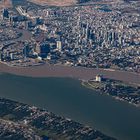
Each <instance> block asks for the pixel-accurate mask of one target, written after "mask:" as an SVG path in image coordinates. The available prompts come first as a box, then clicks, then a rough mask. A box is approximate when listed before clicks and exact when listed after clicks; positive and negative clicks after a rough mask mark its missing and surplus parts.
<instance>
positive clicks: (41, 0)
mask: <svg viewBox="0 0 140 140" xmlns="http://www.w3.org/2000/svg"><path fill="white" fill-rule="evenodd" d="M28 1H29V2H33V3H35V4H39V5H42V6H45V5H51V6H69V5H75V4H77V3H83V2H87V1H90V0H28Z"/></svg>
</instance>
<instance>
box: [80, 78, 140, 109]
mask: <svg viewBox="0 0 140 140" xmlns="http://www.w3.org/2000/svg"><path fill="white" fill-rule="evenodd" d="M81 85H82V86H84V87H86V88H89V89H91V90H94V91H96V92H97V93H99V94H105V93H102V92H101V91H100V90H99V89H95V88H94V87H92V85H90V84H89V83H88V81H84V80H82V81H81ZM105 95H107V96H111V97H112V98H114V99H115V100H118V101H121V102H125V103H128V104H131V105H133V106H135V107H138V108H140V104H135V103H132V102H128V101H126V100H125V99H123V98H120V97H119V96H112V95H110V94H105Z"/></svg>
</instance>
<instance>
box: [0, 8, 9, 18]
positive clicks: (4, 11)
mask: <svg viewBox="0 0 140 140" xmlns="http://www.w3.org/2000/svg"><path fill="white" fill-rule="evenodd" d="M2 15H3V19H5V18H9V11H8V9H3V13H2Z"/></svg>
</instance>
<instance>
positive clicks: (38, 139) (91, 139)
mask: <svg viewBox="0 0 140 140" xmlns="http://www.w3.org/2000/svg"><path fill="white" fill-rule="evenodd" d="M0 139H2V140H5V139H6V140H12V139H13V140H16V139H22V140H29V139H30V140H60V139H61V140H115V139H114V138H111V137H108V136H106V135H104V134H102V133H101V132H99V131H97V130H95V129H92V128H91V127H89V126H84V125H82V124H80V123H77V122H74V121H73V120H71V119H69V118H64V117H60V116H58V115H55V114H53V113H52V112H48V111H47V110H43V109H39V108H37V107H35V106H29V105H26V104H22V103H18V102H14V101H11V100H7V99H4V98H0Z"/></svg>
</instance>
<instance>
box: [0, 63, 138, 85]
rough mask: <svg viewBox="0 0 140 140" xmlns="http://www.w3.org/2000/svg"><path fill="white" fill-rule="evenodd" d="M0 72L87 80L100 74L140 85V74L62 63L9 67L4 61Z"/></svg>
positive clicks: (0, 66) (0, 64)
mask: <svg viewBox="0 0 140 140" xmlns="http://www.w3.org/2000/svg"><path fill="white" fill-rule="evenodd" d="M0 73H9V74H15V75H21V76H27V77H62V78H63V77H64V78H66V77H68V78H74V79H78V80H79V79H80V80H89V79H92V78H94V77H95V76H96V75H97V74H102V75H103V76H104V77H105V78H110V79H115V80H121V81H123V82H127V83H133V84H137V85H140V74H138V73H132V72H127V71H118V70H115V71H110V70H109V71H108V70H106V69H93V68H85V67H70V66H63V65H49V64H45V65H40V66H33V67H10V66H8V65H6V64H5V63H0Z"/></svg>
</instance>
